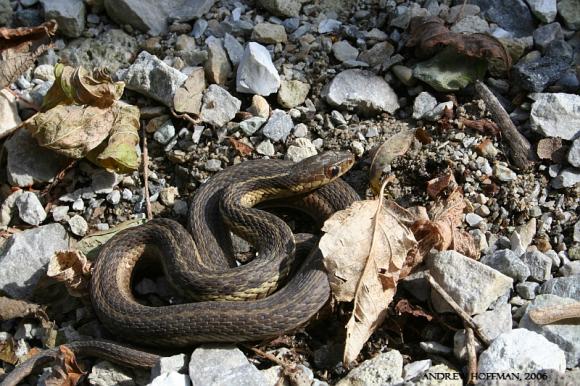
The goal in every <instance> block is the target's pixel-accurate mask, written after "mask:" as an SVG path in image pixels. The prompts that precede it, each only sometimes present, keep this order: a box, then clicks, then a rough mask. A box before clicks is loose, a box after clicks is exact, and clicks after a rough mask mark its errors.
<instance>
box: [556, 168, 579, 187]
mask: <svg viewBox="0 0 580 386" xmlns="http://www.w3.org/2000/svg"><path fill="white" fill-rule="evenodd" d="M579 182H580V169H575V168H565V169H562V171H561V172H560V174H558V176H557V177H555V178H552V181H550V184H551V185H552V187H553V188H554V189H562V188H570V187H572V186H575V185H576V184H577V183H579Z"/></svg>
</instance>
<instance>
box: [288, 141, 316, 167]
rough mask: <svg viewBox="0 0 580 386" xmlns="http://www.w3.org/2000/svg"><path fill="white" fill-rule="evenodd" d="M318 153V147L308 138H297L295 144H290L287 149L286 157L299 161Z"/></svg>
mask: <svg viewBox="0 0 580 386" xmlns="http://www.w3.org/2000/svg"><path fill="white" fill-rule="evenodd" d="M316 154H318V152H317V151H316V147H315V146H314V145H313V144H312V142H310V140H309V139H308V138H296V140H294V142H293V144H292V145H290V146H288V149H287V150H286V159H289V160H290V161H293V162H299V161H302V160H303V159H305V158H308V157H312V156H313V155H316Z"/></svg>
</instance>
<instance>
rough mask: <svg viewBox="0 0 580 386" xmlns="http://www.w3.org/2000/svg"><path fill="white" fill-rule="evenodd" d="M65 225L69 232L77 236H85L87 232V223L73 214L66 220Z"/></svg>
mask: <svg viewBox="0 0 580 386" xmlns="http://www.w3.org/2000/svg"><path fill="white" fill-rule="evenodd" d="M67 223H68V225H69V226H70V230H71V232H72V233H73V234H75V235H77V236H81V237H82V236H84V235H86V234H87V231H88V230H89V224H87V221H86V220H85V219H84V218H83V217H82V216H79V215H78V214H75V215H74V216H72V217H71V218H70V219H68V221H67Z"/></svg>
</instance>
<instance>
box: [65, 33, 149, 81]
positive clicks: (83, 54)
mask: <svg viewBox="0 0 580 386" xmlns="http://www.w3.org/2000/svg"><path fill="white" fill-rule="evenodd" d="M138 49H139V45H138V43H137V39H135V38H134V37H133V36H131V35H128V34H127V33H125V32H124V31H122V30H120V29H111V30H109V31H106V32H104V33H102V34H99V35H98V36H96V37H95V38H78V39H75V40H73V41H71V42H69V43H67V45H66V47H65V48H64V49H63V50H62V51H60V56H61V58H62V59H63V60H64V61H66V62H67V63H68V64H69V65H71V66H74V67H77V66H81V65H82V66H84V67H85V68H96V67H106V68H108V69H109V70H110V72H111V73H113V74H114V73H116V72H117V70H119V69H120V68H126V67H128V66H129V65H130V64H131V61H132V60H133V59H134V58H135V55H136V54H137V50H138Z"/></svg>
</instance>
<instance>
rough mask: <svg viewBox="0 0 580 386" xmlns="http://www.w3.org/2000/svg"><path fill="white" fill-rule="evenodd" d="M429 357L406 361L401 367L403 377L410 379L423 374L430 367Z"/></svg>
mask: <svg viewBox="0 0 580 386" xmlns="http://www.w3.org/2000/svg"><path fill="white" fill-rule="evenodd" d="M431 363H432V362H431V359H424V360H422V361H415V362H411V363H407V364H406V365H405V367H403V379H404V380H405V381H410V380H413V379H415V378H418V377H419V376H421V375H423V374H424V373H425V372H426V371H427V370H428V369H429V367H431Z"/></svg>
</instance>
